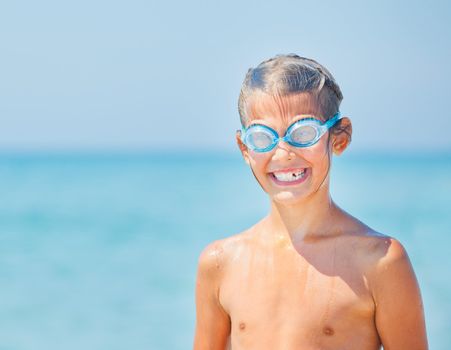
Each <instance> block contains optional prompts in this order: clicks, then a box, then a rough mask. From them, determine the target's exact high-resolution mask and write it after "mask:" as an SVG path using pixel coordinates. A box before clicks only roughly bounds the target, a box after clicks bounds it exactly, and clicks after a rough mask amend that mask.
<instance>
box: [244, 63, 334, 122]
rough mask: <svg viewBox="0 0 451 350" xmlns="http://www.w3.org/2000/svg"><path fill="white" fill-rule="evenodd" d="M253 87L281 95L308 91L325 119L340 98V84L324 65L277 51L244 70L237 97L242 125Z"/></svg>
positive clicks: (332, 111)
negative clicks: (268, 57)
mask: <svg viewBox="0 0 451 350" xmlns="http://www.w3.org/2000/svg"><path fill="white" fill-rule="evenodd" d="M255 91H262V92H265V93H268V94H279V95H282V96H286V95H291V94H296V93H301V92H308V93H311V94H312V95H313V96H314V97H315V98H316V100H317V103H318V108H319V111H320V113H321V114H322V115H323V117H324V118H325V119H326V120H327V119H330V118H332V116H333V115H335V114H336V113H337V112H338V111H339V107H340V103H341V101H342V100H343V94H342V93H341V90H340V87H339V86H338V84H337V82H336V81H335V79H334V77H333V76H332V74H331V73H330V72H329V71H328V70H327V69H326V68H325V67H324V66H322V65H321V64H319V63H318V62H316V61H314V60H312V59H310V58H306V57H300V56H298V55H296V54H288V55H277V56H275V57H273V58H270V59H268V60H266V61H263V62H262V63H260V64H259V65H258V66H257V67H256V68H250V69H249V70H248V71H247V74H246V77H245V78H244V81H243V84H242V86H241V91H240V95H239V98H238V112H239V114H240V121H241V125H242V126H243V127H244V126H245V125H246V124H247V122H248V121H249V118H248V115H247V100H248V99H249V97H250V96H251V95H252V94H253V93H254V92H255ZM339 124H340V123H339V122H338V123H337V124H336V125H335V127H337V126H339Z"/></svg>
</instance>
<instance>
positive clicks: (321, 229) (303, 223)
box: [264, 186, 340, 242]
mask: <svg viewBox="0 0 451 350" xmlns="http://www.w3.org/2000/svg"><path fill="white" fill-rule="evenodd" d="M339 211H340V209H339V207H338V206H337V205H336V204H335V203H334V201H333V200H332V198H331V197H330V194H329V188H328V186H322V188H321V189H320V190H319V191H317V192H316V193H314V194H313V195H312V196H309V197H307V198H305V199H303V200H302V201H299V202H296V203H294V204H284V203H280V202H276V201H274V200H271V210H270V213H269V214H268V216H267V217H266V218H265V219H264V220H265V221H266V227H268V228H269V230H268V231H267V232H268V234H269V235H276V236H277V237H278V238H283V237H285V238H287V239H288V238H289V239H290V240H291V241H293V242H300V241H303V242H310V241H315V240H317V239H320V238H326V237H331V236H334V235H336V234H337V233H336V230H334V227H333V222H335V220H333V219H335V218H336V217H337V215H338V214H339ZM281 236H282V237H281Z"/></svg>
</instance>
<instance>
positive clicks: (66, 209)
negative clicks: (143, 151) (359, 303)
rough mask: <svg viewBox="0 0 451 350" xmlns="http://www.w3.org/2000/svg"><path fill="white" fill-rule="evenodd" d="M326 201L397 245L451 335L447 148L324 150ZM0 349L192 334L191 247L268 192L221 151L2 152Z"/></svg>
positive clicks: (443, 342) (108, 349)
mask: <svg viewBox="0 0 451 350" xmlns="http://www.w3.org/2000/svg"><path fill="white" fill-rule="evenodd" d="M331 179H332V180H331V192H332V197H333V198H334V200H335V201H336V202H337V203H338V204H339V205H340V206H341V207H342V208H344V209H345V210H347V211H348V212H350V213H351V214H352V215H354V216H356V217H358V218H359V219H360V220H362V221H363V222H365V223H366V224H368V225H369V226H371V227H373V228H374V229H376V230H378V231H380V232H383V233H387V234H390V235H392V236H395V237H397V238H398V239H399V240H401V242H402V243H403V244H404V245H405V247H406V249H407V251H408V253H409V255H410V258H411V260H412V263H413V265H414V268H415V271H416V273H417V277H418V280H419V282H420V286H421V289H422V293H423V299H424V304H425V314H426V322H427V330H428V336H429V342H430V347H431V349H437V350H448V349H449V348H450V346H451V335H450V332H449V326H450V324H451V278H450V277H451V274H450V270H451V249H450V246H451V156H450V155H435V156H427V155H423V156H393V155H390V156H387V155H374V154H373V155H358V156H352V157H347V156H343V157H338V158H335V159H334V164H333V168H332V175H331ZM0 196H1V201H0V339H1V340H0V349H2V350H3V349H5V350H6V349H8V350H16V349H17V350H19V349H20V350H22V349H24V350H25V349H27V350H33V349H45V350H53V349H55V350H56V349H58V350H60V349H65V350H71V349H74V350H75V349H76V350H80V349H84V350H90V349H92V350H103V349H104V350H114V349H121V350H123V349H143V350H144V349H155V350H165V349H168V350H178V349H180V350H182V349H189V348H191V346H192V341H193V332H194V320H195V308H194V307H195V305H194V283H195V273H196V264H197V257H198V255H199V253H200V251H201V250H202V249H203V247H204V246H205V245H206V244H207V243H209V242H211V241H212V240H214V239H218V238H222V237H225V236H228V235H231V234H234V233H237V232H239V231H241V230H243V229H245V228H247V227H249V226H251V225H252V224H254V223H255V222H256V221H257V220H259V219H260V218H261V217H262V216H264V215H265V214H266V212H267V209H268V201H267V199H266V196H265V194H264V193H263V191H262V190H261V189H260V188H259V187H258V184H257V183H256V182H255V180H254V178H253V176H252V174H251V173H250V171H249V170H248V168H247V167H246V165H245V163H244V161H242V160H241V159H240V158H239V157H238V156H233V155H227V154H219V155H217V154H216V155H213V154H185V155H177V154H159V155H116V156H112V155H111V156H101V155H97V156H95V155H53V156H51V155H49V156H44V155H9V156H8V155H2V156H0Z"/></svg>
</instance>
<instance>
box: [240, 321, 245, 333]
mask: <svg viewBox="0 0 451 350" xmlns="http://www.w3.org/2000/svg"><path fill="white" fill-rule="evenodd" d="M239 328H240V331H244V330H245V329H246V323H244V322H240V325H239Z"/></svg>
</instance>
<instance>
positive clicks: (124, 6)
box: [0, 0, 451, 152]
mask: <svg viewBox="0 0 451 350" xmlns="http://www.w3.org/2000/svg"><path fill="white" fill-rule="evenodd" d="M450 23H451V5H450V2H449V1H431V2H419V1H401V2H400V1H398V2H394V1H378V2H373V3H372V4H369V3H368V2H365V1H318V2H314V1H310V2H306V1H289V0H282V1H278V2H276V1H271V2H269V1H247V2H246V1H237V0H232V1H224V2H214V1H197V0H196V1H177V2H170V1H168V2H163V1H148V0H147V1H134V0H131V1H111V0H109V1H86V0H79V1H70V2H69V1H46V0H43V1H20V0H19V1H10V2H8V3H6V2H3V3H2V5H0V45H1V56H0V62H1V65H0V115H1V125H0V151H9V150H33V151H36V150H56V151H61V150H95V151H99V150H101V151H109V150H144V151H146V150H158V151H159V150H174V149H178V148H183V149H186V150H192V149H198V150H209V149H210V150H211V149H213V150H226V151H227V150H230V151H234V150H235V147H236V146H235V140H234V133H235V129H236V128H238V126H239V117H238V112H237V107H236V104H237V96H238V93H239V89H240V85H241V82H242V80H243V78H244V74H245V73H246V71H247V69H248V68H249V67H250V66H256V65H257V64H258V63H259V62H260V61H262V60H264V59H266V58H268V57H271V56H273V55H275V54H278V53H290V52H294V53H297V54H299V55H302V56H307V57H311V58H314V59H316V60H318V61H319V62H320V63H322V64H324V65H325V66H326V67H328V68H329V70H330V71H331V72H332V74H333V75H334V76H335V78H336V80H337V81H338V83H339V85H340V87H341V89H342V91H343V94H344V100H343V103H342V108H341V111H342V113H344V114H346V115H349V116H350V117H351V119H352V121H353V126H354V135H353V142H352V145H351V148H350V151H351V152H358V151H368V150H371V151H374V150H383V151H406V150H408V151H412V152H417V151H421V152H423V151H435V150H440V151H451V137H450V136H449V135H450V129H451V113H450V111H449V110H450V108H449V106H448V104H449V102H450V101H451V85H450V82H451V68H450V62H451V25H450ZM174 137H177V138H178V139H177V140H176V139H174Z"/></svg>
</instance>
